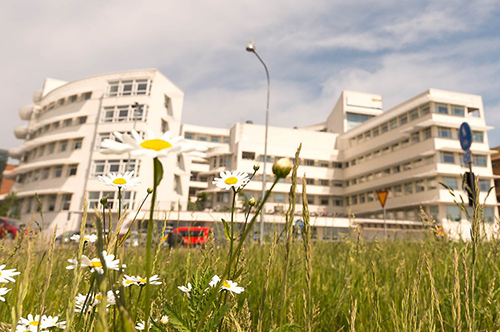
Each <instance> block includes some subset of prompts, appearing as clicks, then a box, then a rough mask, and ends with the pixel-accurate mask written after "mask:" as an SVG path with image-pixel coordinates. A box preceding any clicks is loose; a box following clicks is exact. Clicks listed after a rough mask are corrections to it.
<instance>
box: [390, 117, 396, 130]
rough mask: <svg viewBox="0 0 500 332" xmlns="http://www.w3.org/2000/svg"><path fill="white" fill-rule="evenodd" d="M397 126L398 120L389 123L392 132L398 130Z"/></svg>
mask: <svg viewBox="0 0 500 332" xmlns="http://www.w3.org/2000/svg"><path fill="white" fill-rule="evenodd" d="M397 126H398V119H392V120H391V121H389V129H390V130H393V129H395V128H397Z"/></svg>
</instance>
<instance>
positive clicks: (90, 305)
mask: <svg viewBox="0 0 500 332" xmlns="http://www.w3.org/2000/svg"><path fill="white" fill-rule="evenodd" d="M117 293H118V292H117ZM106 297H107V300H106V308H108V307H109V306H112V305H115V304H116V296H115V294H114V293H113V291H111V290H110V291H108V292H107V293H106ZM86 298H87V295H83V294H78V295H77V296H76V302H75V312H78V313H81V312H82V311H83V304H84V303H85V299H86ZM101 302H102V294H101V293H97V294H95V296H94V297H93V298H92V295H91V296H90V297H89V298H88V299H87V304H86V305H85V306H86V308H87V313H90V312H92V310H93V309H94V308H95V309H96V310H97V309H98V306H99V304H100V303H101Z"/></svg>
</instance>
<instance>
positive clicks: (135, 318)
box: [130, 285, 144, 323]
mask: <svg viewBox="0 0 500 332" xmlns="http://www.w3.org/2000/svg"><path fill="white" fill-rule="evenodd" d="M132 286H133V285H132ZM132 286H130V287H132ZM143 288H144V287H141V290H140V291H139V296H137V302H136V304H135V307H136V308H137V309H135V316H134V323H135V322H136V321H137V313H138V312H139V303H140V302H139V301H140V300H141V294H142V289H143Z"/></svg>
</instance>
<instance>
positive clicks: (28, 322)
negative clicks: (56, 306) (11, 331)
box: [17, 314, 52, 331]
mask: <svg viewBox="0 0 500 332" xmlns="http://www.w3.org/2000/svg"><path fill="white" fill-rule="evenodd" d="M46 320H47V316H45V315H43V316H42V317H41V318H40V315H36V316H35V317H33V315H32V314H29V315H28V317H27V318H23V317H21V318H19V321H18V322H17V324H18V325H24V327H23V329H21V331H38V329H40V330H42V329H46V328H49V327H52V326H47V325H50V323H51V321H49V322H46Z"/></svg>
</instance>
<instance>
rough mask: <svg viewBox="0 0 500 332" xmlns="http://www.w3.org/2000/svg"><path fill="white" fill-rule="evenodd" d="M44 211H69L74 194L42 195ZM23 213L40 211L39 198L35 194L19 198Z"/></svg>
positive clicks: (41, 200)
mask: <svg viewBox="0 0 500 332" xmlns="http://www.w3.org/2000/svg"><path fill="white" fill-rule="evenodd" d="M39 197H40V202H41V204H42V211H43V212H54V211H68V210H69V208H70V206H71V198H72V194H62V195H56V194H52V195H40V196H39ZM19 211H21V213H35V212H37V211H38V200H37V199H36V197H35V196H29V197H24V198H21V199H20V200H19Z"/></svg>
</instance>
